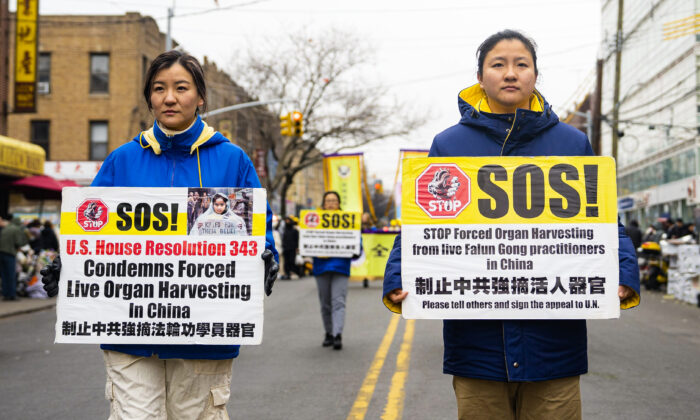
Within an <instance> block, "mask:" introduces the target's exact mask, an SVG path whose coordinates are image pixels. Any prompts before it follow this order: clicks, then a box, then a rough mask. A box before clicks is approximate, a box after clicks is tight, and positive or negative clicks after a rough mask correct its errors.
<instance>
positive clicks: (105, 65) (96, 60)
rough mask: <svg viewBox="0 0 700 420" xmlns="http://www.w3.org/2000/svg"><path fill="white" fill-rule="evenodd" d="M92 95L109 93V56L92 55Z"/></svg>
mask: <svg viewBox="0 0 700 420" xmlns="http://www.w3.org/2000/svg"><path fill="white" fill-rule="evenodd" d="M90 93H109V54H90Z"/></svg>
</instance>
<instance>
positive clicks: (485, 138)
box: [383, 85, 639, 382]
mask: <svg viewBox="0 0 700 420" xmlns="http://www.w3.org/2000/svg"><path fill="white" fill-rule="evenodd" d="M458 103H459V110H460V112H461V114H462V118H461V120H460V122H459V124H456V125H454V126H452V127H450V128H448V129H447V130H445V131H443V132H442V133H440V134H438V135H437V136H436V137H435V139H434V140H433V144H432V147H431V148H430V154H429V156H440V157H444V156H455V157H456V156H587V155H593V150H592V149H591V146H590V143H589V142H588V139H587V138H586V136H585V135H584V134H583V133H582V132H581V131H579V130H576V129H574V128H573V127H571V126H569V125H567V124H564V123H562V122H560V121H559V118H558V117H557V116H556V114H555V113H554V111H552V108H551V106H550V105H549V104H548V103H547V102H546V101H545V100H544V98H543V97H542V96H541V95H540V94H539V93H537V92H535V94H533V97H532V98H531V102H530V110H526V109H518V110H516V112H515V114H493V113H490V110H489V109H488V103H487V101H486V97H485V96H484V94H483V92H482V90H481V89H480V88H479V85H474V86H472V87H470V88H467V89H465V90H463V91H462V92H460V94H459V99H458ZM509 133H510V135H509ZM506 139H507V140H506ZM618 231H619V261H620V284H621V285H625V286H629V287H631V288H632V289H634V291H635V293H636V294H635V296H633V297H631V298H629V299H626V300H625V301H624V302H622V303H621V304H620V307H621V308H623V309H627V308H631V307H633V306H636V305H637V304H639V269H638V267H637V259H636V256H635V251H634V247H633V245H632V242H631V241H630V239H629V238H628V237H627V235H626V234H625V230H624V227H623V226H622V225H621V224H619V228H618ZM397 288H401V237H400V235H399V236H398V237H397V238H396V241H395V243H394V248H393V249H392V251H391V254H390V256H389V261H388V262H387V266H386V271H385V274H384V295H383V296H384V304H385V305H386V306H387V307H388V308H389V309H390V310H392V311H394V312H399V313H400V311H401V305H400V304H399V305H396V304H394V303H393V302H391V301H390V300H389V298H388V297H387V294H388V293H389V292H391V291H392V290H394V289H397ZM443 341H444V345H445V354H444V360H443V372H444V373H446V374H450V375H456V376H462V377H469V378H478V379H488V380H495V381H513V382H519V381H542V380H547V379H556V378H563V377H567V376H575V375H580V374H583V373H586V372H587V371H588V354H587V350H586V321H584V320H551V321H549V320H524V321H518V320H505V321H503V320H494V321H488V320H445V321H443Z"/></svg>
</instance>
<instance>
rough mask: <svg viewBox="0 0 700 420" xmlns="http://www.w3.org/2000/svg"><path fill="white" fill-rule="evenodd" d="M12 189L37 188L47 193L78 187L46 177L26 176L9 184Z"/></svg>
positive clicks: (68, 182)
mask: <svg viewBox="0 0 700 420" xmlns="http://www.w3.org/2000/svg"><path fill="white" fill-rule="evenodd" d="M10 185H12V186H13V187H25V188H37V189H41V190H48V191H61V190H62V189H63V187H79V186H80V185H79V184H77V183H75V182H73V181H70V180H63V181H61V180H58V179H54V178H51V177H50V176H47V175H35V176H28V177H26V178H22V179H18V180H17V181H13V182H11V183H10Z"/></svg>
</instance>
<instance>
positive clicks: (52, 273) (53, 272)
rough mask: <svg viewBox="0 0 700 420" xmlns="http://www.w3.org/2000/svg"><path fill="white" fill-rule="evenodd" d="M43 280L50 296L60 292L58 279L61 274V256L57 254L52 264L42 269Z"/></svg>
mask: <svg viewBox="0 0 700 420" xmlns="http://www.w3.org/2000/svg"><path fill="white" fill-rule="evenodd" d="M40 273H41V282H42V283H44V290H46V293H47V294H48V295H49V297H54V296H56V295H57V294H58V279H59V277H60V276H61V256H60V255H57V256H56V258H54V259H53V261H51V263H50V264H47V265H45V266H44V268H42V269H41V271H40Z"/></svg>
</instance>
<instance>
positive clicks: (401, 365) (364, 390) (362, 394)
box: [347, 314, 415, 420]
mask: <svg viewBox="0 0 700 420" xmlns="http://www.w3.org/2000/svg"><path fill="white" fill-rule="evenodd" d="M400 320H401V316H400V315H396V314H394V315H392V318H391V322H389V326H388V327H387V329H386V333H384V338H383V339H382V342H381V343H380V344H379V348H378V349H377V353H376V354H375V355H374V360H372V364H371V365H370V367H369V370H368V371H367V375H365V379H364V381H362V386H360V391H359V392H358V393H357V398H356V399H355V403H354V404H353V405H352V408H351V409H350V414H348V417H347V419H348V420H363V419H364V418H365V415H366V414H367V409H368V408H369V402H370V400H371V399H372V395H373V394H374V388H375V387H376V385H377V380H378V379H379V374H380V372H381V370H382V367H383V366H384V361H385V360H386V355H387V354H388V353H389V347H391V343H392V342H393V341H394V336H395V335H396V330H397V329H398V326H399V321H400ZM414 332H415V320H413V319H409V320H407V321H406V327H405V329H404V333H403V341H402V342H401V348H400V349H399V354H398V356H397V358H396V370H395V371H394V375H393V376H392V378H391V387H390V388H389V394H388V395H387V399H386V405H385V406H384V411H383V413H382V419H383V420H398V419H400V418H401V416H402V414H403V402H404V395H405V394H404V385H405V384H406V378H407V377H408V367H409V364H410V361H411V346H412V345H413V336H414Z"/></svg>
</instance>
